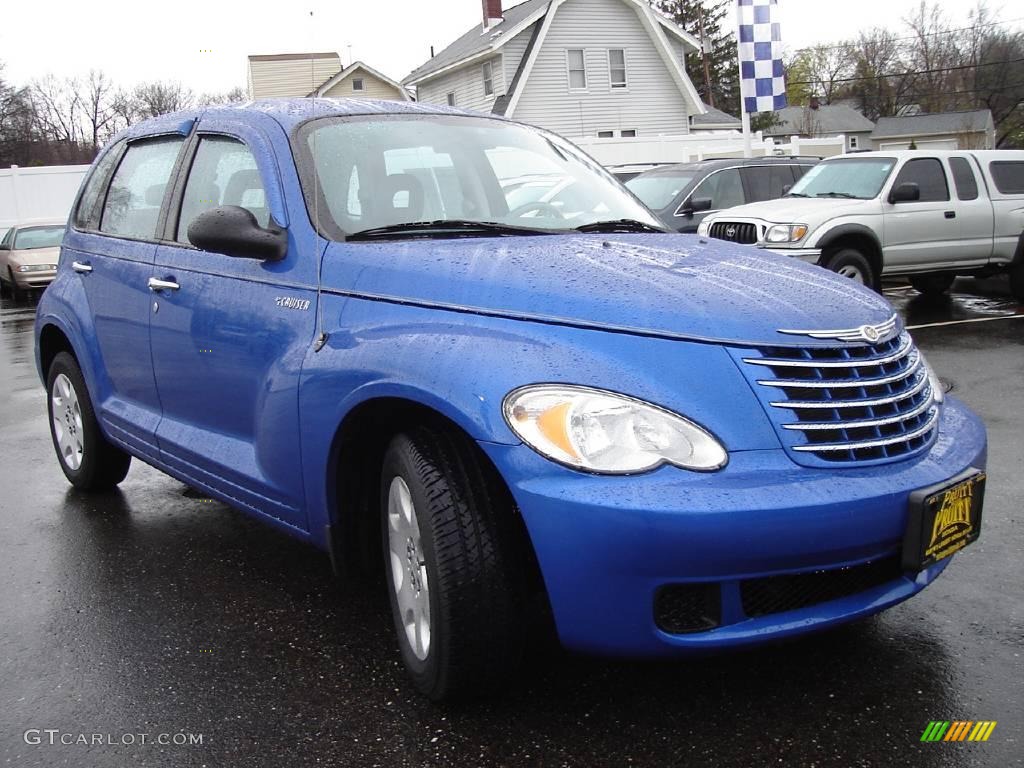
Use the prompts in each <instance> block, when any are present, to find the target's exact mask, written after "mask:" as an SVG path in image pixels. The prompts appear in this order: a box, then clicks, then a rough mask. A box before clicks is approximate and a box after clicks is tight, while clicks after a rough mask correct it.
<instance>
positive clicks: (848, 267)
mask: <svg viewBox="0 0 1024 768" xmlns="http://www.w3.org/2000/svg"><path fill="white" fill-rule="evenodd" d="M824 266H825V267H826V268H827V269H831V270H832V271H833V272H835V273H837V274H840V275H842V276H843V277H848V278H850V279H851V280H853V281H854V282H855V283H859V284H860V285H866V286H867V287H868V288H874V287H875V271H874V270H873V269H871V263H870V262H869V261H868V260H867V258H866V257H865V256H864V254H862V253H861V252H860V251H858V250H857V249H856V248H840V249H839V250H837V251H835V252H834V253H832V254H830V255H829V256H828V258H827V259H826V260H825V263H824Z"/></svg>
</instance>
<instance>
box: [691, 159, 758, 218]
mask: <svg viewBox="0 0 1024 768" xmlns="http://www.w3.org/2000/svg"><path fill="white" fill-rule="evenodd" d="M704 197H707V198H711V210H713V211H717V210H720V209H722V208H732V207H733V206H736V205H743V204H744V203H745V202H746V199H745V198H744V196H743V183H742V182H741V181H740V172H739V171H738V170H736V169H735V168H730V169H729V170H727V171H719V172H718V173H713V174H711V175H710V176H708V177H707V178H706V179H704V181H702V182H701V183H700V185H699V186H698V187H697V189H695V190H694V191H693V194H692V195H690V199H691V200H696V199H698V198H704Z"/></svg>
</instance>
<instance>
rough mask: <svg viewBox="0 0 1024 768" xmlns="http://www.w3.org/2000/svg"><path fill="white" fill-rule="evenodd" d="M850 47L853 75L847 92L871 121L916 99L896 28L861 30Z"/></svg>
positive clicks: (912, 80) (895, 113) (885, 115)
mask: <svg viewBox="0 0 1024 768" xmlns="http://www.w3.org/2000/svg"><path fill="white" fill-rule="evenodd" d="M851 51H852V53H851V56H852V58H853V69H854V77H855V78H856V79H855V80H854V81H853V84H852V87H851V89H850V95H851V96H852V97H853V98H854V99H856V100H857V103H858V106H859V107H860V111H861V113H862V114H863V115H864V116H865V117H867V118H868V119H869V120H872V121H874V120H878V118H879V117H887V116H892V115H897V114H899V113H900V111H901V110H903V109H904V108H905V107H907V106H909V105H910V104H913V103H916V100H917V95H916V94H915V92H914V78H913V76H912V75H908V74H906V73H907V70H908V64H907V62H906V59H905V57H904V55H903V51H902V49H901V47H900V43H899V40H898V39H897V34H896V33H895V32H893V31H891V30H888V29H881V28H878V27H876V28H874V29H871V30H869V31H867V32H862V33H861V34H860V37H859V38H858V39H857V41H856V43H854V44H853V45H852V47H851Z"/></svg>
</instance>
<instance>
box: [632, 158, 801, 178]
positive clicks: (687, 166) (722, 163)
mask: <svg viewBox="0 0 1024 768" xmlns="http://www.w3.org/2000/svg"><path fill="white" fill-rule="evenodd" d="M817 162H818V158H816V157H720V158H713V159H710V160H697V161H694V162H692V163H677V164H675V165H664V166H661V167H659V168H652V169H651V170H649V171H644V173H643V175H644V176H657V175H659V174H671V173H673V172H678V171H708V170H712V171H713V170H718V169H719V168H732V167H734V166H743V165H811V164H814V163H817Z"/></svg>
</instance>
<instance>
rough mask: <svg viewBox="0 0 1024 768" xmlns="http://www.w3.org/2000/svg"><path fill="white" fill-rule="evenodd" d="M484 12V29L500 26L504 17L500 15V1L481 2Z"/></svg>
mask: <svg viewBox="0 0 1024 768" xmlns="http://www.w3.org/2000/svg"><path fill="white" fill-rule="evenodd" d="M482 2H483V10H484V29H488V28H490V27H493V26H494V25H495V24H500V23H501V22H502V21H504V19H505V17H504V16H503V15H502V13H501V0H482Z"/></svg>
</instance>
